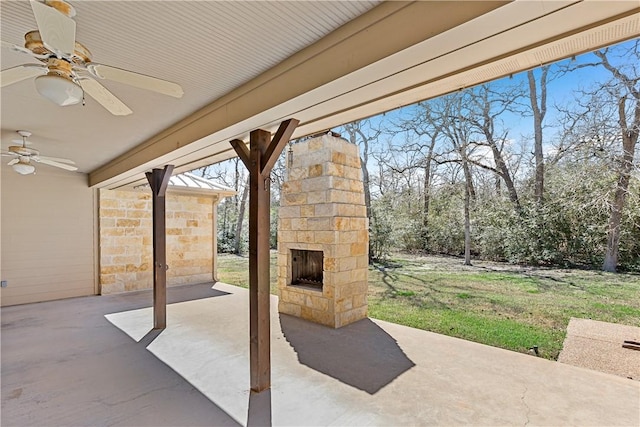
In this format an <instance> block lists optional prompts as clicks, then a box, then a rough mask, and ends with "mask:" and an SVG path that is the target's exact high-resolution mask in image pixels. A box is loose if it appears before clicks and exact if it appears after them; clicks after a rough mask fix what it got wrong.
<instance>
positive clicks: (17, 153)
mask: <svg viewBox="0 0 640 427" xmlns="http://www.w3.org/2000/svg"><path fill="white" fill-rule="evenodd" d="M18 134H19V135H20V136H21V137H22V141H20V140H13V142H16V143H19V144H20V143H21V144H22V145H12V146H10V147H9V148H8V151H7V152H4V151H3V152H2V153H0V154H2V155H3V156H13V157H15V158H14V159H13V160H11V161H10V162H9V163H7V165H8V166H11V167H13V170H14V171H16V172H18V173H19V174H20V175H29V174H32V173H35V171H36V167H35V166H34V165H33V164H31V160H33V161H34V162H36V163H42V164H45V165H49V166H55V167H57V168H62V169H65V170H68V171H75V170H78V168H77V167H75V166H73V165H75V162H74V161H73V160H69V159H60V158H58V157H45V156H41V155H40V152H39V151H38V150H34V149H33V148H29V147H27V138H29V137H30V136H31V132H27V131H26V130H19V131H18Z"/></svg>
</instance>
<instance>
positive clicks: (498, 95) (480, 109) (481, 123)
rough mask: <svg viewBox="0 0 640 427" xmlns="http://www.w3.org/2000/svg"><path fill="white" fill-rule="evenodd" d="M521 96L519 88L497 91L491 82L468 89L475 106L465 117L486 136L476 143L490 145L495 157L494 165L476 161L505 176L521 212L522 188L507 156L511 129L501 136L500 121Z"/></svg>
mask: <svg viewBox="0 0 640 427" xmlns="http://www.w3.org/2000/svg"><path fill="white" fill-rule="evenodd" d="M521 96H522V93H521V91H520V89H519V88H518V87H511V88H504V89H502V90H500V91H499V92H497V91H494V90H493V89H491V87H490V86H489V85H486V84H485V85H482V86H479V87H478V88H476V89H474V90H470V91H468V92H467V97H468V98H469V102H468V104H469V105H470V106H471V110H470V111H469V113H468V114H467V115H466V118H465V120H469V121H470V122H471V123H472V124H473V125H474V127H475V128H476V130H477V131H479V132H480V133H481V135H482V137H483V140H484V141H477V142H474V144H476V145H484V146H487V147H489V149H490V150H491V154H492V156H493V163H494V165H493V166H490V165H487V164H486V163H485V162H480V161H475V162H474V164H475V165H477V166H479V167H481V168H483V169H486V170H490V171H493V172H494V173H495V174H496V175H498V176H499V177H500V178H502V180H503V181H504V183H505V186H506V187H507V193H508V194H509V199H510V200H511V202H512V203H513V205H514V207H515V208H516V210H518V211H519V210H520V209H521V207H520V200H519V198H518V191H517V190H516V186H515V183H514V181H513V176H512V174H511V171H510V170H509V167H508V165H507V161H506V160H505V157H504V146H505V142H506V140H507V131H506V130H503V131H502V133H501V134H500V135H497V132H498V131H497V129H496V122H497V121H498V118H499V116H500V115H501V114H503V113H504V112H506V111H510V110H513V109H514V108H515V106H516V101H517V100H518V98H520V97H521Z"/></svg>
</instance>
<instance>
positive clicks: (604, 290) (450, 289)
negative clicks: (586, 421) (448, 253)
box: [218, 254, 640, 359]
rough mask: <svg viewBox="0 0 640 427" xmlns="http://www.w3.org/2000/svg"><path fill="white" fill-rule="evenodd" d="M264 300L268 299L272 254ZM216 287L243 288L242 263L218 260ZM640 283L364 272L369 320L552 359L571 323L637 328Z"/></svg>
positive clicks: (388, 268)
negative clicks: (221, 284)
mask: <svg viewBox="0 0 640 427" xmlns="http://www.w3.org/2000/svg"><path fill="white" fill-rule="evenodd" d="M271 261H272V268H271V278H272V280H271V292H272V293H274V294H276V293H277V290H276V268H275V262H276V258H275V254H272V258H271ZM218 274H219V276H220V280H222V281H224V282H227V283H232V284H235V285H238V286H242V287H245V288H246V287H248V259H247V258H246V257H238V256H234V255H221V256H220V257H219V267H218ZM638 295H640V276H639V275H637V274H612V273H604V272H600V271H593V270H576V269H549V268H524V267H518V266H512V265H506V264H500V263H489V262H474V265H473V266H463V265H462V261H461V260H459V259H457V258H450V257H435V256H433V257H431V256H429V257H419V256H410V255H396V256H395V257H394V258H393V259H391V260H390V261H389V262H388V263H385V264H376V265H374V266H371V267H370V271H369V295H368V298H369V316H370V317H373V318H376V319H381V320H386V321H389V322H394V323H398V324H402V325H406V326H411V327H414V328H420V329H425V330H429V331H433V332H437V333H441V334H445V335H450V336H455V337H459V338H463V339H467V340H471V341H476V342H480V343H483V344H487V345H491V346H496V347H501V348H505V349H509V350H514V351H519V352H526V351H527V350H528V349H529V348H531V347H533V346H534V345H537V346H538V349H539V352H540V355H541V356H542V357H545V358H548V359H556V358H557V357H558V354H559V352H560V350H561V349H562V342H563V341H564V337H565V334H566V328H567V324H568V323H569V319H570V318H571V317H581V318H589V319H594V320H601V321H605V322H613V323H622V324H627V325H632V326H640V298H638Z"/></svg>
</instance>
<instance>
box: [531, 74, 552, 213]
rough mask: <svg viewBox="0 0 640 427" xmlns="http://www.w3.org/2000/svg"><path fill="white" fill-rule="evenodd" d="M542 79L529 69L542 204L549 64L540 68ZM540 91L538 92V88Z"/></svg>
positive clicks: (537, 190) (537, 181)
mask: <svg viewBox="0 0 640 427" xmlns="http://www.w3.org/2000/svg"><path fill="white" fill-rule="evenodd" d="M540 70H541V72H540V79H539V80H538V81H537V82H536V78H535V75H534V73H533V70H529V71H527V79H528V80H529V101H530V102H531V111H532V113H533V135H534V144H533V156H534V160H535V169H536V173H535V187H534V194H535V198H536V202H537V203H538V204H542V203H543V200H544V153H543V150H542V123H543V121H544V117H545V115H546V114H547V76H548V73H549V66H548V65H546V66H544V67H541V68H540ZM537 86H539V88H540V92H538V88H537Z"/></svg>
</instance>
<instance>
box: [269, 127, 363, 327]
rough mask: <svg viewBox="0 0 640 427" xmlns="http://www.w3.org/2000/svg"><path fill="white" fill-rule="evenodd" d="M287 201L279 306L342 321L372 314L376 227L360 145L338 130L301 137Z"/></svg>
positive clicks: (286, 185) (292, 161)
mask: <svg viewBox="0 0 640 427" xmlns="http://www.w3.org/2000/svg"><path fill="white" fill-rule="evenodd" d="M280 201H281V206H280V212H279V215H280V218H279V224H278V288H279V291H280V300H279V304H278V310H279V311H280V312H281V313H285V314H289V315H292V316H297V317H301V318H303V319H307V320H310V321H313V322H317V323H321V324H324V325H327V326H331V327H334V328H339V327H341V326H344V325H347V324H349V323H352V322H355V321H357V320H360V319H362V318H364V317H366V316H367V271H368V270H367V268H368V249H369V233H368V222H367V215H366V207H365V204H364V188H363V184H362V180H361V170H360V156H359V153H358V147H357V146H356V145H354V144H351V143H349V142H348V141H346V140H344V139H342V138H338V137H335V136H332V135H330V134H327V135H323V136H320V137H317V138H313V139H310V140H308V141H305V142H301V143H298V144H294V145H293V146H292V152H290V153H289V165H288V169H287V180H286V181H285V183H284V185H283V188H282V195H281V198H280Z"/></svg>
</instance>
